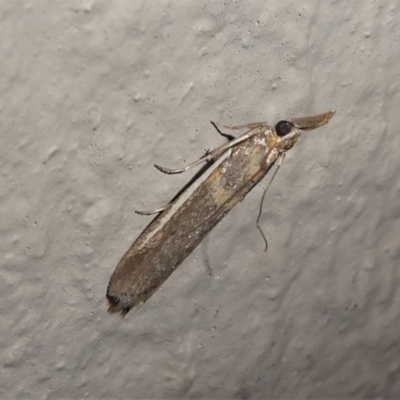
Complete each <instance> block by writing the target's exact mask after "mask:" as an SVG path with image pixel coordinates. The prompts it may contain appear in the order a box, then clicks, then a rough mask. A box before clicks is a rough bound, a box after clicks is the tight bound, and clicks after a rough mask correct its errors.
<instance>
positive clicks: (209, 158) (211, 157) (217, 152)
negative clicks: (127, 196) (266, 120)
mask: <svg viewBox="0 0 400 400" xmlns="http://www.w3.org/2000/svg"><path fill="white" fill-rule="evenodd" d="M265 126H266V125H265ZM260 129H264V126H263V125H258V126H256V127H254V128H252V129H249V130H248V131H247V132H245V133H243V134H242V135H240V136H239V137H237V138H233V139H232V140H231V141H230V142H228V143H225V144H223V145H222V146H219V147H217V148H216V149H214V150H212V151H208V152H207V153H206V154H205V155H204V156H203V157H200V158H199V159H198V160H197V161H195V162H193V163H191V164H189V165H187V166H186V167H183V168H177V169H170V168H165V167H162V166H161V165H158V164H154V166H155V167H156V168H157V169H158V170H159V171H161V172H164V174H169V175H171V174H181V173H182V172H185V171H187V170H188V169H190V168H193V167H195V166H196V165H199V164H201V163H203V162H208V163H210V164H212V163H214V162H215V161H216V160H217V159H218V158H219V157H221V156H222V155H223V154H224V153H225V152H226V151H227V150H229V149H230V148H232V147H234V146H236V145H237V144H239V143H241V142H244V141H245V140H247V139H249V138H251V137H252V136H254V135H256V134H257V133H259V132H260Z"/></svg>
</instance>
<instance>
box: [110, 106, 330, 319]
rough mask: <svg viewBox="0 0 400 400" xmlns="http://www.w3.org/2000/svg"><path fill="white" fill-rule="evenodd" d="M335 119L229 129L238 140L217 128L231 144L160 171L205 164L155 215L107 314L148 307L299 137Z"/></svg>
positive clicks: (125, 260) (118, 273) (128, 258)
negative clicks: (172, 275) (166, 282)
mask: <svg viewBox="0 0 400 400" xmlns="http://www.w3.org/2000/svg"><path fill="white" fill-rule="evenodd" d="M334 113H335V112H334V111H329V112H326V113H324V114H319V115H315V116H312V117H306V118H294V119H290V120H282V121H279V122H278V123H277V124H276V125H275V126H273V127H271V126H269V125H267V123H265V122H259V123H258V122H257V123H251V124H247V125H241V126H233V127H229V126H225V128H229V129H232V130H244V129H246V131H245V132H244V133H243V134H242V135H240V136H238V137H234V136H231V135H228V134H226V133H222V132H221V131H220V130H219V129H218V127H217V125H216V124H215V123H213V124H214V126H215V127H216V128H217V130H218V131H219V133H221V134H222V135H223V136H225V137H227V138H228V139H229V141H228V142H227V143H225V144H223V145H222V146H220V147H217V148H216V149H214V150H212V151H208V152H206V154H205V155H204V156H203V157H201V158H200V159H198V160H197V161H195V162H194V163H192V164H190V165H188V166H186V167H184V168H180V169H168V168H164V167H161V166H159V165H155V167H156V168H158V169H159V170H160V171H162V172H164V173H166V174H178V173H182V172H184V171H187V170H188V169H190V168H192V167H195V166H197V165H200V164H203V163H204V165H203V168H201V169H200V171H199V172H198V173H197V174H196V175H195V176H194V178H192V180H191V181H190V182H189V183H188V184H187V185H186V186H185V187H184V188H183V189H182V190H181V191H180V192H179V193H178V194H177V195H176V196H175V197H174V198H173V199H172V200H171V201H170V202H169V203H168V204H167V205H166V206H164V207H162V208H160V209H158V210H155V211H154V213H157V214H158V215H157V216H156V217H155V218H154V219H153V220H152V221H151V222H150V224H149V225H148V226H147V227H146V228H145V230H144V231H143V232H142V233H141V234H140V235H139V237H138V238H137V239H136V241H135V242H134V243H133V244H132V246H131V247H130V248H129V250H128V251H127V252H126V253H125V255H124V256H123V257H122V259H121V261H120V262H119V263H118V265H117V267H116V268H115V271H114V272H113V274H112V276H111V279H110V282H109V285H108V289H107V295H106V297H107V300H108V311H109V312H110V313H115V312H117V313H120V314H121V315H122V316H125V315H126V314H127V313H128V312H129V310H131V309H132V308H134V307H136V308H138V307H139V306H141V305H142V304H144V303H145V302H146V301H147V300H148V299H149V298H150V297H151V296H152V295H153V294H154V292H155V291H156V290H157V289H158V288H159V287H160V286H161V285H162V284H163V282H164V281H165V280H166V279H167V278H168V277H169V276H170V275H171V274H172V272H174V270H175V269H176V268H177V267H178V266H179V265H180V264H181V263H182V262H183V261H184V260H185V259H186V257H188V255H189V254H190V253H191V252H192V251H193V250H194V249H195V248H196V247H197V245H198V244H199V243H200V242H201V241H202V240H203V239H204V237H205V236H206V235H207V234H208V233H209V232H211V230H212V229H213V228H214V227H215V225H216V224H218V222H219V221H221V220H222V218H224V216H225V215H226V214H227V213H228V212H229V211H230V210H231V209H232V208H233V207H234V206H235V205H236V204H237V203H238V202H240V201H242V200H243V199H244V198H245V196H246V195H247V194H248V193H249V192H250V190H251V189H252V188H253V187H254V186H255V185H257V183H258V182H260V181H261V179H262V178H263V177H264V176H265V175H266V174H267V172H268V171H269V170H270V169H271V167H272V166H273V165H274V164H275V163H277V165H278V167H277V169H276V170H275V173H276V171H277V170H278V169H279V166H280V164H281V162H282V160H283V159H284V157H285V153H286V152H287V151H288V150H290V149H291V148H292V147H293V146H294V144H295V143H296V142H297V141H298V139H299V137H300V135H301V134H302V133H303V132H304V131H309V130H313V129H316V128H318V127H320V126H322V125H325V124H326V123H327V122H328V121H329V120H330V119H331V118H332V116H333V114H334ZM275 173H274V175H273V176H275ZM268 187H269V185H268ZM268 187H267V188H268ZM264 195H265V192H264ZM264 195H263V197H264ZM261 204H262V203H261ZM138 213H141V214H151V213H152V212H138ZM260 215H261V208H260V214H259V217H260ZM257 226H258V220H257Z"/></svg>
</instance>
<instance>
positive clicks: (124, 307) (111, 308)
mask: <svg viewBox="0 0 400 400" xmlns="http://www.w3.org/2000/svg"><path fill="white" fill-rule="evenodd" d="M106 298H107V300H108V308H107V311H108V312H109V313H110V314H114V313H119V314H120V315H121V317H125V315H126V314H128V312H129V311H130V309H131V308H132V306H131V305H128V304H127V303H126V302H124V301H122V300H121V299H120V298H119V297H118V296H113V295H111V294H109V293H107V294H106Z"/></svg>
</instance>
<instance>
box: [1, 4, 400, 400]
mask: <svg viewBox="0 0 400 400" xmlns="http://www.w3.org/2000/svg"><path fill="white" fill-rule="evenodd" d="M302 3H303V5H301V4H302ZM0 18H1V23H0V31H1V37H2V40H1V42H0V57H1V60H2V61H1V64H0V71H1V74H0V87H1V97H0V109H1V118H0V124H1V130H0V133H1V146H0V165H1V174H0V213H1V214H0V237H1V242H0V243H1V244H0V246H1V279H0V289H1V306H0V310H1V313H0V364H1V374H0V397H2V398H3V397H4V398H5V397H8V398H22V397H30V398H78V397H89V398H115V399H122V398H129V397H130V398H155V397H157V398H164V397H184V398H199V397H204V398H257V397H259V398H265V397H269V398H312V399H317V398H345V397H346V398H366V397H380V398H390V397H391V398H399V397H400V378H399V373H400V357H399V355H400V344H399V329H400V292H399V284H400V271H399V259H400V247H399V236H397V235H400V224H399V216H400V202H399V196H400V183H399V178H398V177H399V171H400V157H399V156H400V139H399V130H398V126H399V124H400V113H399V100H400V98H399V91H400V79H399V74H400V70H399V56H400V43H399V31H400V9H399V3H398V2H397V1H394V0H388V1H385V2H372V1H365V2H348V1H345V0H336V1H308V2H298V1H288V0H279V1H268V2H265V1H262V0H259V1H253V2H239V1H237V2H236V1H235V2H230V1H226V2H223V1H222V0H221V1H205V0H204V1H203V0H202V1H197V2H195V1H180V2H179V1H157V2H156V1H154V2H150V1H139V0H135V1H128V0H126V1H122V0H120V1H114V2H110V1H106V0H103V1H101V0H97V1H96V0H91V1H90V0H87V1H83V0H81V1H78V0H75V1H68V2H61V1H50V0H49V1H45V0H35V1H31V2H29V1H22V0H19V1H17V0H3V1H1V3H0ZM330 109H336V110H337V114H336V115H335V117H334V118H333V119H332V120H331V122H330V123H329V124H328V125H327V126H326V127H324V128H321V129H319V130H318V131H314V132H311V133H310V134H309V135H305V137H303V140H302V141H301V142H300V143H299V144H298V145H297V146H296V147H295V148H294V149H293V150H291V151H290V152H289V153H288V156H287V157H286V160H285V162H284V164H283V166H282V168H281V170H280V171H279V174H278V175H277V177H276V179H275V181H274V182H273V185H272V187H271V189H270V191H269V192H268V195H267V200H266V203H265V208H264V213H263V217H262V223H261V224H262V226H263V229H264V232H265V234H266V236H267V238H268V240H269V250H268V252H267V253H264V251H263V250H264V248H263V242H262V239H261V237H260V234H259V232H258V231H257V229H256V226H255V219H256V217H257V210H258V206H259V200H260V196H261V193H262V190H263V187H265V185H266V184H267V180H265V181H264V182H263V183H262V184H260V185H259V186H258V187H257V188H256V189H255V190H254V191H253V192H252V193H251V194H250V195H249V196H248V197H247V198H246V199H245V201H244V202H243V203H241V204H240V205H238V206H237V207H236V208H235V209H234V210H233V211H232V212H231V213H230V214H229V215H228V216H227V217H226V218H225V219H224V221H223V222H222V223H221V224H220V225H219V226H218V227H217V228H216V229H215V230H214V231H213V232H212V233H211V234H210V235H209V236H208V238H207V239H206V240H204V242H203V243H202V244H201V245H200V246H199V247H198V249H197V250H196V251H195V252H194V253H193V254H192V255H191V256H190V257H189V258H188V260H187V261H186V262H185V263H184V264H183V265H182V266H181V267H180V268H178V270H177V271H176V272H175V273H174V274H173V275H172V276H171V278H170V279H169V280H168V281H167V282H166V283H165V284H164V285H163V287H162V289H161V290H159V291H158V292H157V293H156V294H155V295H154V296H153V297H152V298H151V299H150V300H149V301H148V303H146V304H145V306H143V307H142V308H141V309H140V310H138V311H133V312H131V313H130V314H128V316H127V317H126V318H125V319H120V318H119V317H115V316H110V315H108V314H107V313H106V300H105V297H104V296H105V291H106V286H107V283H108V279H109V276H110V275H111V273H112V271H113V270H114V267H115V265H116V264H117V262H118V261H119V259H120V257H121V256H122V255H123V253H124V252H125V251H126V250H127V248H128V247H129V245H130V244H131V243H132V241H133V240H134V239H135V238H136V237H137V235H138V234H139V233H140V232H141V230H142V229H143V228H144V227H145V226H146V225H147V224H148V222H149V221H150V220H151V217H141V216H138V215H136V214H134V210H135V209H152V208H157V207H158V206H160V205H162V204H164V203H165V202H166V201H168V200H169V199H170V198H171V197H172V196H173V195H174V193H175V192H176V191H177V190H178V189H179V188H180V187H181V186H182V185H183V184H184V183H185V182H186V181H187V180H188V179H189V178H190V176H191V174H192V173H191V172H188V173H187V174H186V175H183V176H173V177H172V176H169V177H168V176H163V175H162V174H160V173H159V172H158V171H156V170H155V169H154V168H153V166H152V165H153V163H154V162H157V163H159V164H161V165H165V166H170V167H174V166H180V165H182V164H184V163H186V162H188V161H192V160H194V159H196V158H197V157H198V156H200V155H201V154H203V151H204V149H207V148H212V147H215V146H217V145H219V144H221V143H223V139H222V138H221V137H219V136H218V135H217V134H216V133H215V131H214V130H213V129H212V127H211V126H210V125H209V122H208V121H209V120H210V119H214V120H216V121H220V122H222V123H228V124H241V123H246V122H254V121H260V120H261V121H262V120H267V121H270V122H272V123H273V122H276V121H277V120H278V119H279V118H285V117H286V118H290V117H297V116H306V115H311V114H315V113H319V112H324V111H327V110H330Z"/></svg>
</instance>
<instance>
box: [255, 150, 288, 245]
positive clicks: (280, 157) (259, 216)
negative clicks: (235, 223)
mask: <svg viewBox="0 0 400 400" xmlns="http://www.w3.org/2000/svg"><path fill="white" fill-rule="evenodd" d="M285 156H286V153H281V154H280V156H279V160H278V166H277V167H276V170H275V171H274V173H273V175H272V177H271V180H270V181H269V183H268V185H267V187H266V188H265V190H264V192H263V194H262V196H261V202H260V208H259V210H258V217H257V221H256V225H257V229H258V230H259V231H260V233H261V236H262V238H263V239H264V242H265V251H267V249H268V241H267V239H266V237H265V235H264V232H263V231H262V229H261V226H260V224H259V222H260V219H261V214H262V209H263V204H264V199H265V195H266V194H267V192H268V189H269V187H270V186H271V183H272V181H273V180H274V178H275V176H276V174H277V172H278V170H279V168H280V167H281V165H282V163H283V160H284V159H285Z"/></svg>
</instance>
